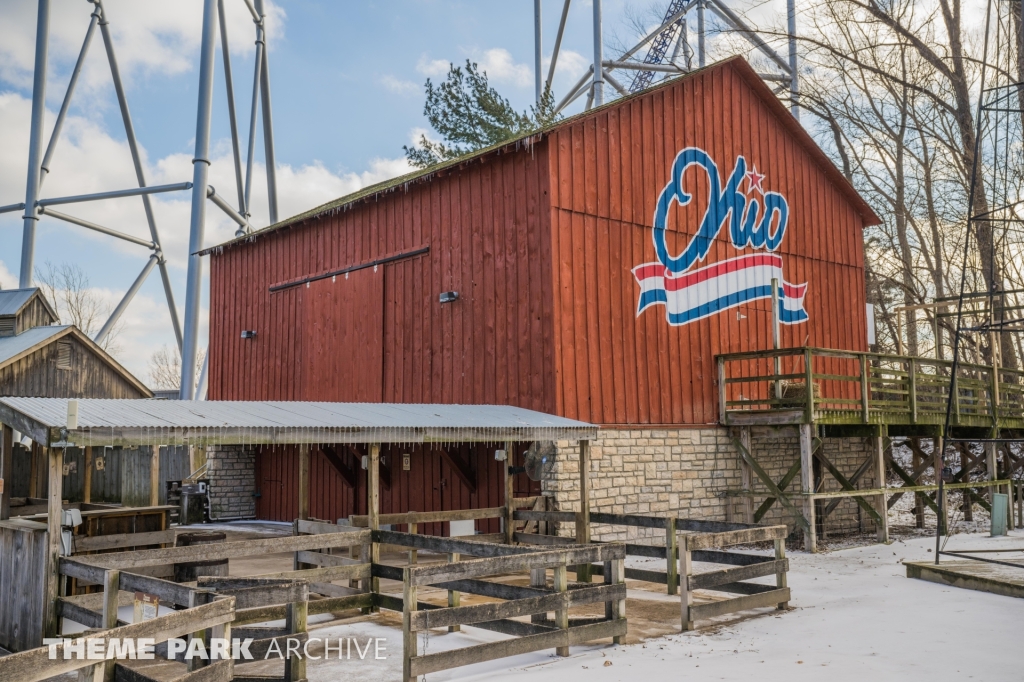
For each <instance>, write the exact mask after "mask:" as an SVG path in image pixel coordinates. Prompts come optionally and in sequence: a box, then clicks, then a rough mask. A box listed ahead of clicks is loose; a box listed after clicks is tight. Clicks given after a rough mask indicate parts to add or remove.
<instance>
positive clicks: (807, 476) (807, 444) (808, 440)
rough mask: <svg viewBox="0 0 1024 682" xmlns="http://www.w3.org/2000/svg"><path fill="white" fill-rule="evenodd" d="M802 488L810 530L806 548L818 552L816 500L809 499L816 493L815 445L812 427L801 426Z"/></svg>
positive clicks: (807, 533) (805, 513)
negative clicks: (810, 495) (815, 515)
mask: <svg viewBox="0 0 1024 682" xmlns="http://www.w3.org/2000/svg"><path fill="white" fill-rule="evenodd" d="M800 487H801V492H802V493H804V495H805V497H804V500H803V502H804V504H803V509H804V518H805V519H807V524H808V526H809V527H808V528H807V529H805V531H804V547H805V549H806V550H807V551H808V552H816V551H818V535H817V520H816V519H815V517H814V499H813V498H811V497H808V496H807V495H809V494H810V493H813V492H814V443H813V438H812V437H811V425H810V424H801V425H800Z"/></svg>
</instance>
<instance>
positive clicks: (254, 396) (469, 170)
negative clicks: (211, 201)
mask: <svg viewBox="0 0 1024 682" xmlns="http://www.w3.org/2000/svg"><path fill="white" fill-rule="evenodd" d="M547 188H548V182H547V159H546V157H545V156H544V153H543V151H542V150H537V149H525V148H521V149H519V150H518V151H513V152H511V153H508V154H500V155H497V156H491V157H487V158H485V159H477V160H474V161H473V162H471V163H469V164H467V165H466V166H465V167H462V168H457V169H452V170H450V171H448V172H446V173H445V174H444V175H443V176H441V177H435V178H434V179H433V181H432V182H429V183H424V184H414V185H410V186H409V188H408V190H407V191H406V190H403V188H402V187H399V188H397V189H395V190H392V191H390V192H388V193H385V194H382V195H381V196H379V197H378V199H377V200H376V201H375V202H368V203H363V204H360V205H358V206H356V207H355V208H353V209H351V210H348V211H344V212H341V213H339V214H336V215H333V216H330V217H324V218H320V219H317V220H313V221H310V222H309V223H308V224H306V225H303V226H301V227H299V228H297V229H289V230H281V231H278V232H276V233H272V234H269V235H265V236H261V237H260V238H258V239H255V240H253V242H252V243H249V244H245V245H244V246H236V247H233V248H229V249H226V250H225V251H224V252H223V253H222V254H219V255H215V256H213V258H212V264H211V273H210V289H211V291H210V307H211V316H210V377H209V395H210V397H211V399H215V400H243V399H244V400H329V401H383V402H396V403H404V402H408V403H423V402H438V403H466V404H473V403H478V404H479V403H490V404H511V405H518V406H521V407H526V408H530V409H536V410H541V411H546V412H552V411H554V409H555V397H554V396H555V384H554V379H555V371H554V353H553V350H554V342H553V339H552V334H553V328H552V327H553V325H552V315H551V301H552V294H551V253H550V246H551V241H550V239H548V238H546V235H548V234H549V227H548V225H547V224H546V221H547V220H548V219H549V216H550V210H549V206H548V191H547ZM423 246H429V247H430V251H429V253H427V254H425V255H421V256H417V257H413V258H409V259H405V260H400V261H395V262H392V263H388V264H386V265H381V266H379V267H376V268H367V269H364V270H359V271H357V272H353V273H351V274H350V275H349V276H348V277H346V276H344V275H342V276H338V277H337V278H335V279H334V280H333V281H332V279H331V278H327V279H323V280H319V281H317V282H313V283H311V284H310V286H309V287H308V288H307V287H305V286H300V287H295V288H291V289H285V290H283V291H279V292H276V293H270V291H269V288H270V287H271V286H273V285H275V284H279V283H283V282H288V281H293V280H296V279H301V278H304V277H308V276H311V275H317V274H320V273H325V272H330V271H333V270H337V269H341V268H346V267H349V266H352V265H358V264H361V263H366V262H370V261H374V260H376V259H379V258H382V257H386V256H391V255H395V254H400V253H405V252H409V251H413V250H416V249H419V248H421V247H423ZM444 291H458V292H459V300H458V301H457V302H456V303H451V304H441V303H439V302H438V295H439V294H440V293H441V292H444ZM243 330H255V331H256V332H257V335H256V338H255V339H251V340H243V339H241V338H240V335H241V332H242V331H243Z"/></svg>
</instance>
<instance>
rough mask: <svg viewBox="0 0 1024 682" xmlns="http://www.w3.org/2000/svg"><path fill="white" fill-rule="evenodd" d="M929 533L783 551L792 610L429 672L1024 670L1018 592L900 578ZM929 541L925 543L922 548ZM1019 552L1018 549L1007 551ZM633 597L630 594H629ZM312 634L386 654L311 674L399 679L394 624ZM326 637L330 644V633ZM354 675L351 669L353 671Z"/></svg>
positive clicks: (636, 674) (532, 679) (860, 677)
mask: <svg viewBox="0 0 1024 682" xmlns="http://www.w3.org/2000/svg"><path fill="white" fill-rule="evenodd" d="M934 543H935V540H934V538H933V537H910V538H906V539H904V540H897V541H896V542H895V543H893V544H892V545H889V546H883V545H871V546H867V547H858V548H849V549H842V550H838V551H833V552H830V553H825V554H817V555H809V554H806V553H803V552H790V553H789V558H790V573H789V586H790V587H791V588H792V592H793V600H792V601H791V603H790V604H791V606H792V607H793V608H792V610H791V611H789V612H786V613H776V612H773V611H767V610H766V611H765V612H764V613H765V615H762V616H758V617H754V618H749V619H746V620H743V621H741V622H738V623H736V624H733V625H726V626H718V627H713V628H710V629H706V630H698V631H696V632H691V633H687V634H677V635H672V636H668V637H663V638H658V639H649V640H646V641H645V642H643V643H640V644H634V645H628V646H618V647H616V646H611V645H600V646H590V647H573V649H572V651H571V656H569V657H568V658H558V657H555V656H554V655H553V652H550V651H544V652H537V653H533V654H525V655H522V656H517V657H515V658H507V659H502V660H498V661H491V662H489V663H481V664H477V665H474V666H469V667H464V668H457V669H455V670H449V671H445V672H441V673H434V674H431V675H428V676H427V679H428V680H430V682H442V681H447V680H460V681H466V682H470V681H483V680H487V682H516V681H519V680H522V681H524V682H526V681H527V680H528V681H529V682H566V681H567V680H576V679H579V680H582V679H586V680H587V682H605V681H607V682H612V681H615V680H623V681H625V680H630V681H632V680H644V679H650V680H653V679H680V678H684V677H685V678H689V679H701V680H744V681H747V680H751V679H757V680H759V681H762V682H771V681H775V680H778V681H779V682H783V681H785V682H799V681H801V680H814V681H815V682H819V681H820V680H828V681H829V682H843V681H845V680H850V681H851V682H852V681H854V680H855V681H856V682H864V681H865V680H867V681H869V682H884V681H887V680H903V681H908V680H928V681H929V682H942V681H943V680H950V681H954V680H955V681H956V682H963V680H972V679H973V680H982V681H984V682H999V681H1001V680H1019V679H1021V677H1022V673H1021V665H1020V658H1019V654H1018V651H1019V650H1018V649H1017V648H1016V647H1017V646H1019V644H1018V643H1017V641H1018V639H1019V632H1020V624H1021V622H1024V600H1018V599H1011V598H1008V597H999V596H996V595H992V594H986V593H982V592H975V591H971V590H963V589H958V588H953V587H946V586H943V585H938V584H935V583H929V582H924V581H919V580H911V579H909V578H907V577H906V569H905V567H904V566H903V565H902V563H901V562H902V561H903V560H907V561H923V560H929V559H933V558H934V554H933V553H932V552H933V551H934ZM997 547H1003V548H1007V547H1024V531H1012V532H1011V535H1010V536H1009V537H1004V538H989V537H988V536H987V535H985V534H981V533H975V534H969V535H968V534H960V535H955V536H953V537H952V538H951V539H950V540H949V543H948V545H947V546H946V549H968V548H969V549H981V548H985V549H991V548H997ZM929 550H931V552H930V551H929ZM1012 556H1013V557H1014V558H1015V559H1016V560H1020V558H1021V557H1022V556H1024V554H1022V555H1016V554H1014V555H1012ZM631 596H632V595H631ZM310 635H311V637H327V636H329V637H330V638H331V639H332V642H333V639H334V638H337V637H342V638H344V637H356V638H359V642H360V646H361V647H364V646H365V643H366V640H367V638H372V637H383V638H385V639H386V640H387V641H386V642H385V643H384V646H385V647H386V653H385V654H384V655H386V659H384V660H373V655H372V652H371V653H370V654H369V655H367V656H366V658H365V659H364V660H359V659H358V657H357V656H356V654H355V652H354V651H353V652H352V654H351V659H350V660H342V661H337V660H333V658H334V656H335V654H334V653H333V651H332V660H330V661H324V660H321V661H309V663H308V670H307V674H308V676H309V679H310V682H328V681H331V682H333V681H334V680H338V679H358V680H360V681H361V682H362V681H365V682H376V681H377V680H381V681H384V680H398V679H401V670H402V658H401V650H402V648H401V647H402V641H401V640H402V638H401V632H400V631H399V630H397V629H395V628H393V627H387V626H385V625H381V624H379V623H376V622H373V621H362V622H357V623H350V624H344V625H337V626H332V627H325V628H319V629H316V630H314V631H312V632H311V633H310ZM500 638H502V636H501V635H496V634H494V633H489V632H485V631H481V630H475V629H467V631H466V632H464V633H461V634H447V635H431V636H430V637H429V638H426V637H421V641H420V651H421V652H425V653H435V652H438V651H444V650H447V649H451V648H456V647H462V646H469V645H472V644H476V643H480V642H485V641H494V640H496V639H500ZM332 646H333V643H332ZM350 676H351V677H350Z"/></svg>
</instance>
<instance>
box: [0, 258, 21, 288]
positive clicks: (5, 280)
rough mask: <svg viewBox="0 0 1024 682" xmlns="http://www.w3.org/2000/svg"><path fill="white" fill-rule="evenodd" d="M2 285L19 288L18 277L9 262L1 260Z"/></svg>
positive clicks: (0, 284) (0, 275) (0, 283)
mask: <svg viewBox="0 0 1024 682" xmlns="http://www.w3.org/2000/svg"><path fill="white" fill-rule="evenodd" d="M0 287H3V288H4V289H17V288H18V278H17V277H16V276H15V275H14V273H13V272H11V270H10V268H8V267H7V263H4V262H3V261H2V260H0Z"/></svg>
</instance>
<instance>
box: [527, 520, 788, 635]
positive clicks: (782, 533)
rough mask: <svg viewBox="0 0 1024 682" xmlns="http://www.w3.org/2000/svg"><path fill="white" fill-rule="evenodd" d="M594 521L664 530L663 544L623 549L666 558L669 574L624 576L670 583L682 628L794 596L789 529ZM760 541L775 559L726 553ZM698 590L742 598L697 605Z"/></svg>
mask: <svg viewBox="0 0 1024 682" xmlns="http://www.w3.org/2000/svg"><path fill="white" fill-rule="evenodd" d="M515 516H516V518H517V519H520V520H524V521H525V520H538V521H548V522H555V523H557V522H562V523H575V522H576V520H577V514H576V512H530V511H522V512H516V515H515ZM590 522H591V523H598V524H607V525H614V526H629V527H635V528H651V529H657V530H663V531H664V533H665V544H664V545H656V544H639V543H629V542H627V543H624V547H625V550H626V555H627V556H637V557H648V558H656V559H664V560H665V570H664V571H652V570H647V569H639V568H626V569H625V578H626V579H628V580H642V581H645V582H650V583H657V584H660V585H665V586H666V592H667V593H668V594H670V595H674V594H677V593H678V594H679V597H680V616H681V621H682V629H683V630H692V629H694V623H695V621H698V620H704V619H707V618H714V617H717V616H722V615H726V614H729V613H735V612H737V611H745V610H747V609H755V608H761V607H765V606H776V607H777V608H779V609H784V608H786V606H787V604H788V602H789V596H790V595H789V588H788V587H787V581H786V572H787V571H788V570H789V560H788V559H786V545H785V538H786V535H787V533H788V531H787V529H786V526H784V525H783V526H753V525H748V524H741V523H720V522H718V521H696V520H692V519H682V518H671V517H669V518H664V517H656V516H640V515H629V514H606V513H601V512H590ZM516 541H517V542H522V543H526V544H543V545H549V546H550V545H555V544H560V543H571V542H575V540H573V539H570V538H561V537H554V536H542V535H530V534H528V533H517V534H516ZM756 542H772V543H773V544H774V546H775V555H774V557H771V556H761V555H757V554H746V553H740V552H728V551H725V550H724V549H723V548H725V547H730V546H734V545H748V544H752V543H756ZM694 562H699V563H710V564H725V565H728V566H731V567H732V568H723V569H719V570H715V571H706V572H702V573H694V572H693V563H694ZM604 570H605V568H604V567H603V566H591V567H589V572H590V573H593V574H596V575H601V574H602V573H603V571H604ZM768 576H774V577H775V585H774V586H771V585H762V584H758V583H750V582H745V581H748V580H753V579H756V578H763V577H768ZM695 590H709V591H714V592H722V593H727V594H736V595H739V596H736V597H731V598H729V599H717V600H714V601H709V602H707V603H700V604H697V603H694V591H695Z"/></svg>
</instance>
